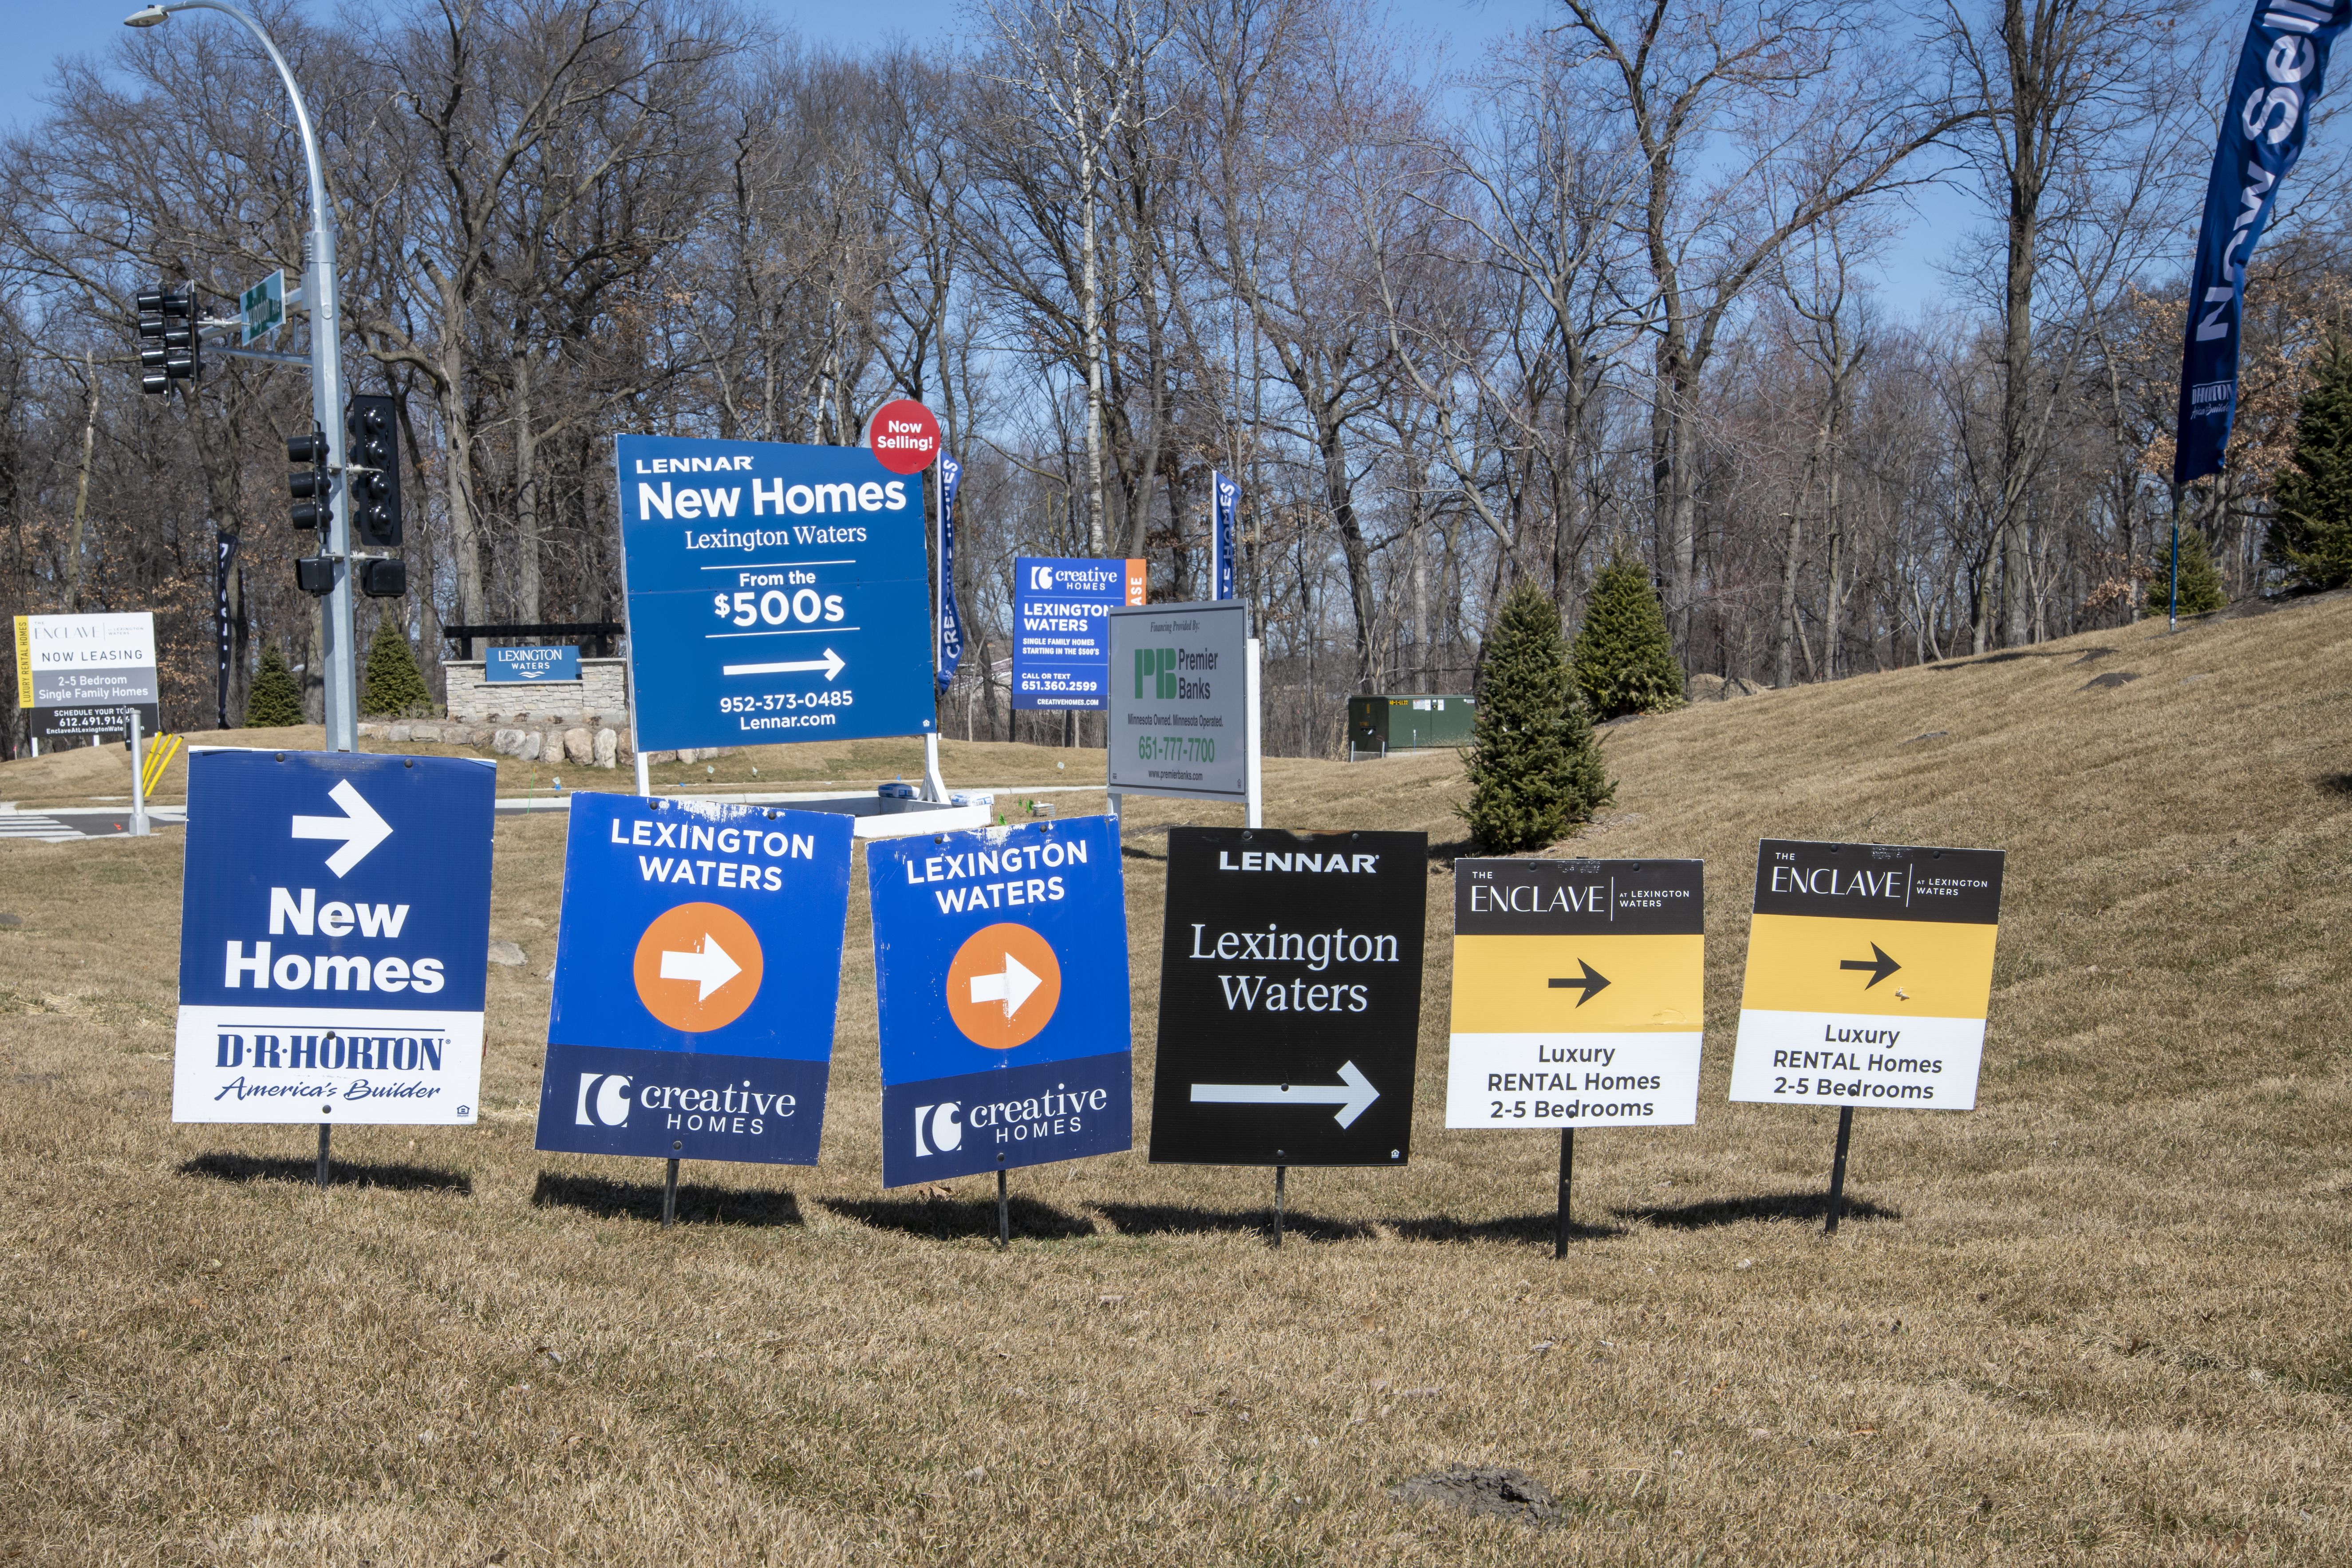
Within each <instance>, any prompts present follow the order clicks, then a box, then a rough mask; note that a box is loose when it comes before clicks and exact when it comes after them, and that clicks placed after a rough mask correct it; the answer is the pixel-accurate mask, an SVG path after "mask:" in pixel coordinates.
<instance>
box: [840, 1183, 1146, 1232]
mask: <svg viewBox="0 0 2352 1568" xmlns="http://www.w3.org/2000/svg"><path fill="white" fill-rule="evenodd" d="M824 1206H825V1207H826V1208H829V1209H831V1210H832V1211H833V1212H834V1213H835V1214H837V1215H840V1216H841V1217H842V1218H844V1219H846V1220H854V1221H856V1223H857V1224H859V1225H864V1226H873V1227H874V1228H875V1229H877V1230H896V1231H903V1232H904V1233H905V1234H907V1235H908V1236H927V1237H930V1238H931V1239H933V1240H934V1241H961V1240H962V1239H964V1238H965V1237H985V1238H986V1239H987V1240H990V1241H994V1240H995V1239H996V1194H994V1193H993V1192H992V1193H989V1194H986V1195H985V1196H982V1197H974V1198H971V1199H965V1198H959V1197H929V1198H827V1199H825V1200H824ZM1005 1214H1006V1217H1007V1220H1008V1222H1009V1224H1010V1225H1011V1227H1012V1231H1013V1235H1014V1236H1025V1237H1030V1238H1031V1239H1032V1240H1039V1239H1042V1240H1049V1241H1050V1240H1058V1239H1060V1238H1062V1237H1074V1236H1093V1235H1095V1234H1096V1233H1097V1231H1098V1230H1099V1229H1100V1228H1101V1227H1100V1226H1097V1225H1096V1224H1095V1222H1094V1221H1092V1220H1090V1219H1088V1218H1087V1216H1086V1215H1079V1214H1072V1213H1071V1212H1070V1211H1069V1210H1067V1209H1064V1208H1056V1207H1055V1206H1054V1205H1052V1204H1047V1203H1040V1202H1038V1201H1037V1200H1036V1199H1035V1198H1024V1197H1022V1196H1020V1195H1018V1194H1014V1195H1013V1197H1012V1198H1010V1199H1009V1200H1008V1201H1007V1203H1006V1205H1005Z"/></svg>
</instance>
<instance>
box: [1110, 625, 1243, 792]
mask: <svg viewBox="0 0 2352 1568" xmlns="http://www.w3.org/2000/svg"><path fill="white" fill-rule="evenodd" d="M1110 666H1111V672H1112V674H1113V676H1114V677H1115V679H1113V680H1112V681H1111V683H1110V705H1109V729H1110V787H1111V788H1112V789H1114V790H1118V791H1123V792H1125V793H1128V794H1132V795H1183V796H1192V797H1198V798H1202V799H1208V800H1247V799H1248V798H1249V712H1250V709H1249V696H1250V692H1249V612H1248V610H1247V609H1246V608H1244V606H1243V605H1241V604H1239V603H1238V602H1235V601H1231V600H1228V601H1224V602H1222V603H1215V604H1200V605H1146V606H1143V607H1140V608H1136V609H1119V610H1113V611H1112V612H1111V614H1110Z"/></svg>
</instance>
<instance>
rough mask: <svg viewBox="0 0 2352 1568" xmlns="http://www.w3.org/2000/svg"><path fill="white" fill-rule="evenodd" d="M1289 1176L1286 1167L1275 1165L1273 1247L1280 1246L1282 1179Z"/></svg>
mask: <svg viewBox="0 0 2352 1568" xmlns="http://www.w3.org/2000/svg"><path fill="white" fill-rule="evenodd" d="M1289 1174H1290V1167H1289V1166H1287V1165H1276V1167H1275V1168H1274V1245H1275V1246H1276V1247H1280V1246H1281V1245H1282V1187H1283V1178H1285V1177H1286V1176H1287V1175H1289Z"/></svg>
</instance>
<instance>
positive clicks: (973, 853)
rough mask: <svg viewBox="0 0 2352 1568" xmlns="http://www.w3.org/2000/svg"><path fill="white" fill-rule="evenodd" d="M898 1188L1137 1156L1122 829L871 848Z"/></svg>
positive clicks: (1077, 822) (993, 831)
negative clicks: (1129, 1152) (1127, 1153)
mask: <svg viewBox="0 0 2352 1568" xmlns="http://www.w3.org/2000/svg"><path fill="white" fill-rule="evenodd" d="M866 886H867V888H868V889H869V890H870V892H871V894H872V898H873V907H874V975H875V989H876V992H877V997H878V1000H879V1003H880V1010H881V1029H882V1184H883V1185H885V1186H889V1187H898V1186H904V1185H906V1184H908V1183H909V1182H924V1181H943V1180H946V1179H948V1178H950V1177H954V1176H963V1175H970V1174H971V1173H973V1172H976V1171H999V1170H1010V1169H1012V1168H1013V1167H1015V1166H1019V1165H1039V1164H1044V1163H1047V1162H1049V1161H1054V1160H1072V1159H1076V1158H1078V1157H1079V1156H1081V1155H1086V1154H1108V1153H1115V1152H1118V1151H1119V1150H1121V1149H1125V1148H1127V1147H1129V1144H1130V1143H1131V1142H1132V1141H1133V1140H1132V1133H1133V1126H1134V1103H1133V1089H1132V1084H1133V1071H1132V1065H1133V1059H1132V1056H1131V1037H1130V1034H1129V1004H1128V975H1127V898H1126V891H1125V875H1124V873H1123V871H1122V870H1121V868H1120V866H1119V859H1118V837H1117V836H1116V835H1115V834H1114V833H1113V832H1112V831H1111V829H1110V824H1109V819H1108V818H1106V817H1100V816H1087V817H1074V818H1072V819H1070V820H1068V821H1066V822H1047V823H1041V824H1037V825H1034V826H1030V825H1024V826H1018V827H990V828H983V829H982V830H981V831H979V832H977V833H950V834H944V835H935V836H931V837H917V838H900V839H894V840H887V841H884V842H879V843H875V844H870V845H868V846H867V847H866Z"/></svg>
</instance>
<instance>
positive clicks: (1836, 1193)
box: [1822, 1105, 1853, 1236]
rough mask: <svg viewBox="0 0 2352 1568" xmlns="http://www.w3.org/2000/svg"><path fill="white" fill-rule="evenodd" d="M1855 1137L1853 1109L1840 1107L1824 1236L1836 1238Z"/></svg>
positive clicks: (1845, 1106)
mask: <svg viewBox="0 0 2352 1568" xmlns="http://www.w3.org/2000/svg"><path fill="white" fill-rule="evenodd" d="M1852 1138H1853V1106H1851V1105H1841V1106H1839V1107H1838V1141H1837V1157H1836V1158H1835V1159H1833V1160H1832V1161H1831V1162H1830V1217H1829V1220H1828V1222H1827V1223H1826V1224H1824V1225H1823V1226H1822V1235H1823V1236H1835V1235H1836V1234H1837V1227H1838V1215H1839V1213H1840V1212H1841V1211H1842V1210H1843V1209H1844V1207H1845V1150H1846V1143H1847V1142H1848V1141H1849V1140H1851V1139H1852Z"/></svg>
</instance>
